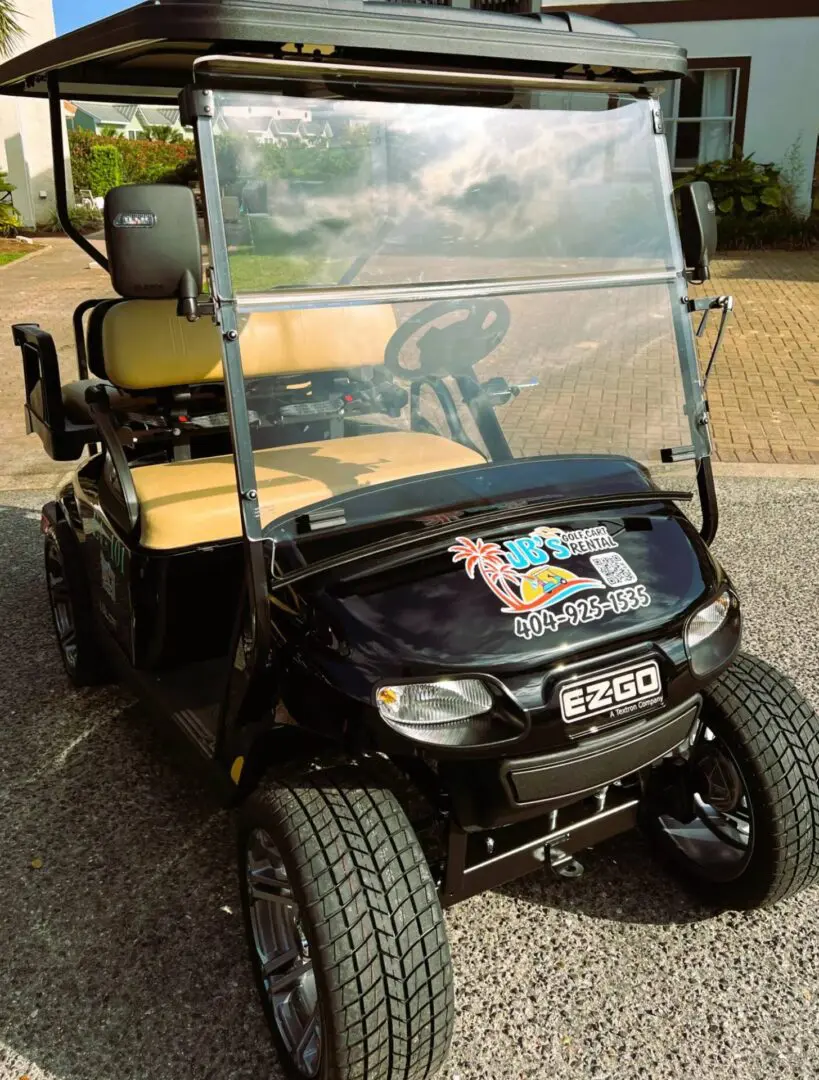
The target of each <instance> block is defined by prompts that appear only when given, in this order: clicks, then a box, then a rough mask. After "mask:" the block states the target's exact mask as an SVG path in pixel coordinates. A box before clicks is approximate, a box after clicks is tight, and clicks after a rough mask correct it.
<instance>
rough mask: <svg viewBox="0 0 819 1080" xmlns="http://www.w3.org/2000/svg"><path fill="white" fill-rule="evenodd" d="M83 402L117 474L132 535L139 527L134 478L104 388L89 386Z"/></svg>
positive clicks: (101, 386)
mask: <svg viewBox="0 0 819 1080" xmlns="http://www.w3.org/2000/svg"><path fill="white" fill-rule="evenodd" d="M85 400H86V403H87V404H88V411H89V412H90V413H91V416H92V418H93V420H94V423H95V425H96V427H97V430H98V431H99V433H100V436H101V438H102V443H103V446H104V447H105V450H106V453H107V454H108V456H109V457H110V459H111V464H112V465H113V466H114V472H115V473H116V474H117V480H118V481H119V486H120V490H121V491H122V497H123V499H124V500H125V509H126V512H127V514H128V527H129V529H130V531H131V532H132V533H134V532H136V529H137V526H138V525H139V499H138V498H137V493H136V488H135V487H134V478H133V476H131V466H130V465H129V464H128V459H127V458H126V456H125V451H124V450H123V449H122V443H121V442H120V440H119V436H118V435H117V429H116V427H115V425H114V421H113V419H112V418H111V403H110V401H109V400H108V393H107V391H106V389H105V386H104V385H102V384H97V385H95V386H89V388H88V389H87V390H86V392H85Z"/></svg>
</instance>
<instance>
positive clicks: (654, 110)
mask: <svg viewBox="0 0 819 1080" xmlns="http://www.w3.org/2000/svg"><path fill="white" fill-rule="evenodd" d="M651 117H652V120H653V121H654V134H655V135H665V122H664V121H663V110H662V108H661V107H660V103H659V101H657V100H656V99H654V98H653V99H652V101H651Z"/></svg>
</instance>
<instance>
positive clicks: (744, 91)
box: [661, 56, 751, 176]
mask: <svg viewBox="0 0 819 1080" xmlns="http://www.w3.org/2000/svg"><path fill="white" fill-rule="evenodd" d="M688 70H689V72H695V71H715V70H716V71H735V72H736V81H735V84H734V108H733V115H731V116H708V117H703V116H684V117H680V116H678V115H677V113H678V111H679V100H680V83H679V82H675V83H673V84H672V94H670V95H668V96H667V97H666V100H665V102H663V101H661V105H663V106H664V107H663V116H664V118H665V121H666V124H667V125H669V126H671V125H673V133H674V138H673V142H672V140H671V139H669V146H668V156H669V158H670V161H671V172H672V174H674V175H675V176H684V175H685V174H686V173H689V172H691V169H692V168H693V166H691V165H675V160H676V153H677V132H678V131H679V125H680V124H701V123H703V122H704V121H709V120H717V121H719V120H722V121H726V120H728V121H730V123H731V136H730V145H731V149H732V150H733V147H734V146H739V147H740V149H741V150H743V152H744V146H745V118H746V115H747V111H748V87H749V84H750V78H751V58H750V56H713V57H706V58H703V59H696V58H692V59H690V60H689V61H688Z"/></svg>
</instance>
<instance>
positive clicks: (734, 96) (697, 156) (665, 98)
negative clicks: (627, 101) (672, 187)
mask: <svg viewBox="0 0 819 1080" xmlns="http://www.w3.org/2000/svg"><path fill="white" fill-rule="evenodd" d="M688 70H689V77H688V78H687V79H682V80H678V81H673V82H666V83H663V84H662V85H663V87H664V89H665V92H664V93H663V94H662V96H661V97H660V104H661V106H662V110H663V117H664V118H665V131H666V139H667V140H668V153H669V157H670V158H671V167H672V169H673V170H674V171H675V172H677V173H685V172H688V171H690V170H691V169H693V168H694V166H695V165H701V164H703V163H704V162H706V161H719V160H724V159H725V158H729V157H730V156H731V153H732V150H733V147H734V145H736V144H739V146H740V147H741V146H742V141H743V137H744V126H745V105H746V102H747V99H748V74H749V70H750V61H749V60H748V59H747V58H745V57H739V58H735V59H733V60H731V59H726V60H709V61H702V60H701V61H697V60H691V61H689V69H688Z"/></svg>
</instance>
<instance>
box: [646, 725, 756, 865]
mask: <svg viewBox="0 0 819 1080" xmlns="http://www.w3.org/2000/svg"><path fill="white" fill-rule="evenodd" d="M681 768H683V769H685V770H687V775H686V776H685V780H686V782H687V784H688V785H689V792H690V796H691V798H690V807H689V813H685V814H681V815H680V816H679V817H676V816H674V814H673V813H670V812H665V813H660V814H659V824H660V828H661V829H662V831H663V833H664V834H665V836H666V837H667V838H668V840H669V841H670V842H671V844H672V845H673V847H674V849H675V851H676V853H677V854H678V856H682V857H683V859H684V860H685V861H687V862H689V863H691V864H692V865H693V867H694V868H695V869H696V871H697V872H698V873H699V874H700V875H701V876H703V877H706V878H709V879H710V880H712V881H732V880H734V879H735V878H738V877H739V876H740V875H741V874H742V873H743V872H744V870H745V869H746V867H747V866H748V863H749V862H750V860H751V855H752V853H753V847H754V815H753V805H752V802H751V799H750V796H749V794H748V787H747V785H746V783H745V779H744V777H743V775H742V770H741V769H740V767H739V764H738V763H737V760H736V758H735V757H734V755H733V754H732V753H731V751H730V749H729V748H728V746H726V744H725V742H724V741H723V740H722V739H721V738H720V737H719V736H718V735H717V734H716V733H715V732H714V731H712V730H711V728H709V727H708V726H707V725H705V724H703V723H701V724H700V727H699V730H698V732H697V734H696V736H695V738H694V741H693V743H692V745H691V748H690V751H689V753H688V757H687V762H686V764H685V765H683V766H681ZM681 819H685V820H681Z"/></svg>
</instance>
